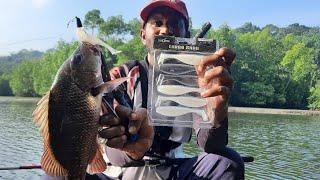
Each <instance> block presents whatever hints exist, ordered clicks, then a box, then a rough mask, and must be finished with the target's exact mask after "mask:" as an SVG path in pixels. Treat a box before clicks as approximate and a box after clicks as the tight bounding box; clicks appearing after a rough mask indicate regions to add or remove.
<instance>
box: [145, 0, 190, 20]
mask: <svg viewBox="0 0 320 180" xmlns="http://www.w3.org/2000/svg"><path fill="white" fill-rule="evenodd" d="M163 6H164V7H169V8H171V9H173V10H175V11H177V12H178V13H180V14H181V15H182V16H183V17H184V18H185V19H186V23H187V25H188V24H189V15H188V10H187V8H186V5H185V4H184V2H183V1H181V0H151V2H150V3H149V4H148V5H146V6H145V7H144V8H143V9H142V10H141V13H140V17H141V19H142V20H143V21H144V22H146V21H147V20H148V17H149V15H150V13H151V12H152V10H154V9H155V8H157V7H163Z"/></svg>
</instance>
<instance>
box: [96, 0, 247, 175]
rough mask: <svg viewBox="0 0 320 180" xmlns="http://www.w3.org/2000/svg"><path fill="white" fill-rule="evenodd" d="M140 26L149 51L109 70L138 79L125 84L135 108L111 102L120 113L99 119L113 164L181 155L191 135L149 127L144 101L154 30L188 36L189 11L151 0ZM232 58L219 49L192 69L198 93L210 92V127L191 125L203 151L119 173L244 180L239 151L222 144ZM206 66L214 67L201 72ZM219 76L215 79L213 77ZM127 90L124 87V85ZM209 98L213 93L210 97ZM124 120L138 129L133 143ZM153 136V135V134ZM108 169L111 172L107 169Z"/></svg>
mask: <svg viewBox="0 0 320 180" xmlns="http://www.w3.org/2000/svg"><path fill="white" fill-rule="evenodd" d="M140 16H141V19H142V28H141V31H140V37H141V41H142V43H143V44H144V45H145V46H146V47H147V49H148V54H147V56H146V59H145V60H144V61H130V62H129V63H127V64H125V65H122V66H120V67H117V68H114V69H113V70H112V71H111V76H112V77H113V78H117V77H121V76H130V77H133V78H132V79H137V80H135V81H134V82H132V81H130V82H129V83H128V84H127V86H126V87H127V89H126V90H127V92H128V96H127V101H128V102H129V104H130V106H131V107H132V108H133V109H135V110H134V111H132V110H131V109H130V108H125V107H123V106H121V105H119V106H117V107H116V111H117V113H118V114H119V116H120V118H119V119H118V118H115V117H113V116H111V115H110V114H109V115H106V116H103V117H102V118H101V124H103V125H105V126H108V127H109V128H107V129H104V130H103V131H101V132H100V136H101V137H103V138H106V139H107V143H106V145H107V146H106V153H107V157H108V158H109V160H110V162H111V163H112V164H113V165H115V166H120V167H121V166H126V165H128V164H134V162H135V161H136V160H140V159H142V158H144V159H162V158H164V159H166V158H165V157H167V158H180V157H182V156H181V151H182V146H181V144H182V143H184V142H188V141H189V140H190V137H191V133H192V131H191V129H190V128H177V127H173V128H170V127H154V129H153V128H152V127H151V126H149V125H148V116H147V110H146V103H147V102H146V101H147V97H146V96H147V91H146V88H147V85H146V83H147V82H148V81H147V76H148V75H147V72H148V71H147V68H148V66H152V65H153V64H154V59H153V54H152V51H151V47H152V39H153V37H154V36H155V35H170V36H176V37H190V32H189V29H188V27H189V16H188V11H187V9H186V6H185V4H184V3H183V2H182V1H180V0H153V1H151V2H150V3H149V4H148V5H147V6H145V7H144V8H143V9H142V11H141V14H140ZM234 58H235V53H233V52H232V51H231V50H229V49H227V48H221V49H219V50H218V51H217V52H216V53H214V54H212V55H211V56H206V57H204V58H203V59H202V60H201V63H200V64H199V66H197V67H196V71H197V74H198V77H199V86H200V87H207V88H208V89H207V90H206V91H205V92H203V93H202V94H201V96H202V97H204V98H207V97H215V105H216V110H215V119H214V122H211V123H212V125H213V124H214V125H215V127H212V128H211V129H196V133H197V142H198V145H199V147H200V148H202V149H203V150H204V151H205V152H204V153H203V154H201V155H199V156H198V157H194V158H191V159H188V160H185V162H183V163H182V164H176V165H174V164H173V165H157V166H144V167H129V168H121V169H120V170H119V174H118V175H119V176H120V177H122V178H123V179H138V178H143V179H172V178H173V179H202V178H203V179H243V178H244V166H243V162H242V160H241V157H240V156H239V154H237V153H236V152H235V151H233V150H232V149H229V148H226V147H225V146H226V144H227V128H228V118H227V112H228V98H229V96H230V91H231V89H232V86H233V80H232V77H231V75H230V73H229V72H228V70H227V69H228V66H229V65H230V64H231V62H232V61H233V59H234ZM208 65H213V66H214V67H213V68H212V69H210V70H208V71H205V70H206V68H207V66H208ZM213 79H218V81H213ZM128 89H129V90H128ZM211 99H212V98H211ZM126 118H127V119H129V132H130V133H131V134H139V139H138V140H137V141H136V142H128V137H127V135H126V133H125V126H123V125H122V124H123V123H122V122H121V121H123V119H126ZM153 135H154V136H153ZM107 171H109V172H110V171H114V169H112V168H110V169H109V170H107Z"/></svg>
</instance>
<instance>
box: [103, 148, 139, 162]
mask: <svg viewBox="0 0 320 180" xmlns="http://www.w3.org/2000/svg"><path fill="white" fill-rule="evenodd" d="M106 155H107V157H108V159H109V161H110V163H111V164H112V165H114V166H119V167H122V166H126V165H127V164H129V163H132V162H133V161H134V160H133V159H131V158H130V157H129V156H128V155H127V154H126V153H125V152H124V151H121V150H119V149H115V148H110V147H108V146H106Z"/></svg>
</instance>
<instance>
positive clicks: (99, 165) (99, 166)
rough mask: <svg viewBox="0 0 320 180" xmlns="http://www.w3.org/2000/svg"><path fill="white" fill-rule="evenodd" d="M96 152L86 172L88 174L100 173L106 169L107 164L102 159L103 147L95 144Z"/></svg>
mask: <svg viewBox="0 0 320 180" xmlns="http://www.w3.org/2000/svg"><path fill="white" fill-rule="evenodd" d="M96 147H97V148H96V152H95V154H94V157H93V158H92V160H91V161H90V163H89V165H88V168H87V172H88V173H89V174H95V173H101V172H103V171H105V170H106V169H107V163H106V161H105V160H104V158H103V153H104V151H103V147H102V146H101V145H100V144H98V143H96Z"/></svg>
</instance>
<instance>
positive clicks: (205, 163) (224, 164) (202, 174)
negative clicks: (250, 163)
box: [173, 148, 244, 180]
mask: <svg viewBox="0 0 320 180" xmlns="http://www.w3.org/2000/svg"><path fill="white" fill-rule="evenodd" d="M173 174H175V175H174V176H173V179H178V180H180V179H181V180H182V179H228V180H229V179H244V163H243V160H242V158H241V156H240V155H239V154H238V153H237V152H236V151H234V150H233V149H231V148H226V149H225V150H224V151H222V152H219V153H217V154H208V153H202V154H200V155H199V156H197V157H193V158H191V159H189V160H187V161H186V162H185V163H183V164H182V165H181V166H179V167H177V171H176V172H173Z"/></svg>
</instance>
